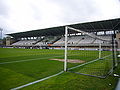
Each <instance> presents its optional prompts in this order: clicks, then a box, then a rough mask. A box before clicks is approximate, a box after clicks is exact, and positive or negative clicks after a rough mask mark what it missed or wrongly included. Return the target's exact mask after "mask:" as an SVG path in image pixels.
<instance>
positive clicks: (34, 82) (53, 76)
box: [11, 71, 64, 90]
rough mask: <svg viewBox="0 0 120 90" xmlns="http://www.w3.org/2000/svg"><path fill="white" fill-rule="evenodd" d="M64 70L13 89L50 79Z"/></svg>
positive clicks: (16, 89)
mask: <svg viewBox="0 0 120 90" xmlns="http://www.w3.org/2000/svg"><path fill="white" fill-rule="evenodd" d="M63 72H64V71H61V72H59V73H57V74H54V75H51V76H49V77H46V78H43V79H40V80H37V81H34V82H31V83H28V84H25V85H22V86H19V87H16V88H12V89H11V90H18V89H21V88H24V87H27V86H29V85H32V84H35V83H38V82H41V81H44V80H47V79H49V78H51V77H55V76H57V75H60V74H62V73H63Z"/></svg>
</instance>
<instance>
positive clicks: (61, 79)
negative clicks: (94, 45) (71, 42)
mask: <svg viewBox="0 0 120 90" xmlns="http://www.w3.org/2000/svg"><path fill="white" fill-rule="evenodd" d="M68 53H69V56H68V58H70V59H79V60H84V61H85V62H89V61H91V60H94V59H96V58H98V52H97V51H93V52H90V51H77V50H74V51H69V52H68ZM89 53H92V54H89ZM109 54H110V53H109V52H107V51H106V53H104V54H103V56H106V55H109ZM83 56H84V57H83ZM53 58H55V59H56V58H57V59H63V58H64V51H63V50H48V49H43V50H37V49H12V48H11V49H10V48H9V49H7V48H0V90H8V89H11V88H15V87H18V86H21V85H24V84H27V83H30V82H32V81H35V80H38V79H42V78H45V77H47V76H50V75H53V74H56V73H58V72H60V71H62V70H63V62H60V61H52V60H49V59H53ZM76 65H79V64H71V63H68V67H69V68H71V67H74V66H76ZM86 70H87V69H86ZM86 72H87V71H86ZM91 82H92V83H91ZM116 83H117V78H114V77H112V76H110V77H108V78H106V80H104V79H99V78H94V77H89V76H83V75H77V74H73V73H69V72H65V73H63V74H61V75H59V76H56V77H53V78H50V79H48V80H45V81H42V82H40V83H37V84H33V85H31V86H28V87H25V88H23V89H25V90H44V89H46V90H49V89H50V90H67V89H68V90H70V89H71V90H88V89H92V90H97V88H100V89H106V90H112V89H114V88H115V85H116ZM109 84H111V85H109Z"/></svg>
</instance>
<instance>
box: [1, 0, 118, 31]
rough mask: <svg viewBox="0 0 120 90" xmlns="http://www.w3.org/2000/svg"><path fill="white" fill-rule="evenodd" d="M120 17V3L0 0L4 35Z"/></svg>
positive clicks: (94, 0)
mask: <svg viewBox="0 0 120 90" xmlns="http://www.w3.org/2000/svg"><path fill="white" fill-rule="evenodd" d="M111 18H120V1H119V0H0V27H2V28H4V33H13V32H22V31H28V30H35V29H40V28H47V27H53V26H60V25H65V24H71V23H80V22H86V21H96V20H103V19H111Z"/></svg>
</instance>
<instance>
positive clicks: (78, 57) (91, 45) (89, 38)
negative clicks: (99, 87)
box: [64, 26, 117, 78]
mask: <svg viewBox="0 0 120 90" xmlns="http://www.w3.org/2000/svg"><path fill="white" fill-rule="evenodd" d="M64 39H65V61H64V71H68V72H72V73H77V74H83V75H88V76H94V77H100V78H105V77H106V76H108V75H110V74H111V73H112V72H113V69H114V66H115V65H117V60H116V52H115V44H114V39H112V34H109V33H108V34H103V33H100V32H93V31H92V30H89V31H88V32H85V31H82V30H79V29H75V28H72V27H67V26H66V28H65V38H64Z"/></svg>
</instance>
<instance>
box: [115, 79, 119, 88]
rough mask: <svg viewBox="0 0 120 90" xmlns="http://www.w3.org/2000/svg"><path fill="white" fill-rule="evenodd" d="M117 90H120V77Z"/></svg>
mask: <svg viewBox="0 0 120 90" xmlns="http://www.w3.org/2000/svg"><path fill="white" fill-rule="evenodd" d="M115 90H120V78H119V81H118V84H117V87H116V89H115Z"/></svg>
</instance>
